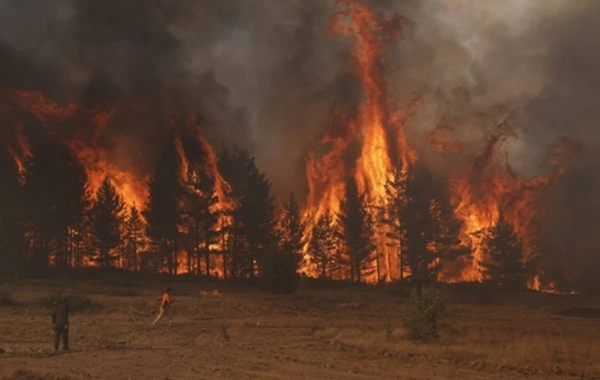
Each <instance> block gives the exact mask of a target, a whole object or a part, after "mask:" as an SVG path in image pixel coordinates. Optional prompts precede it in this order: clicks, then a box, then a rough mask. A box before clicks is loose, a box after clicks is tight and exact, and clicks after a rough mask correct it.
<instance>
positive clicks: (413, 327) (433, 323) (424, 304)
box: [404, 288, 446, 342]
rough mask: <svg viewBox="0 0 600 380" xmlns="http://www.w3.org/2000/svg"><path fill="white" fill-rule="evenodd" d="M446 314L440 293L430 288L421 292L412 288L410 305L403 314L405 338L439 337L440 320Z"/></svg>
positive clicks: (433, 338) (422, 339)
mask: <svg viewBox="0 0 600 380" xmlns="http://www.w3.org/2000/svg"><path fill="white" fill-rule="evenodd" d="M445 316H446V302H445V299H444V298H443V296H442V294H440V293H439V292H438V291H436V290H435V289H432V288H425V289H423V290H422V291H421V292H418V291H417V290H413V291H412V293H411V297H410V306H409V308H408V310H407V312H406V314H405V315H404V328H405V329H406V338H407V339H409V340H413V341H421V342H429V341H432V340H436V339H438V338H439V328H440V320H441V319H442V318H443V317H445Z"/></svg>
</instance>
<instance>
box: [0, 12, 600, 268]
mask: <svg viewBox="0 0 600 380" xmlns="http://www.w3.org/2000/svg"><path fill="white" fill-rule="evenodd" d="M368 2H369V3H371V4H372V5H373V6H375V7H376V8H377V9H378V10H381V11H385V12H399V13H402V14H403V15H405V17H406V18H407V22H406V24H405V35H404V39H403V40H402V41H399V42H398V43H396V44H394V45H393V46H392V47H391V48H390V49H389V56H388V57H387V61H386V62H387V69H388V73H387V78H388V83H389V88H388V90H389V92H390V94H391V102H392V103H396V104H398V105H400V104H402V103H403V102H406V101H407V100H408V98H409V96H410V95H411V94H412V93H414V92H418V93H420V94H421V95H422V96H423V97H424V100H425V102H424V106H423V107H422V108H421V109H420V110H419V112H418V114H417V117H416V119H414V120H413V121H412V122H411V123H410V125H408V126H407V130H408V134H409V137H410V139H411V141H413V144H415V145H416V146H418V147H419V149H420V150H422V151H425V152H427V151H432V149H431V148H428V147H427V143H426V142H425V141H426V138H425V137H424V136H425V135H426V133H428V132H429V131H431V130H432V129H433V128H434V127H435V126H436V125H437V123H438V122H439V120H440V119H441V118H445V119H446V120H447V121H448V122H449V123H450V124H452V125H453V126H454V127H455V128H456V130H455V132H454V134H453V135H452V136H451V137H453V138H454V139H456V140H459V141H462V142H465V143H467V144H470V145H471V146H472V147H474V148H477V147H478V145H477V144H478V143H479V142H481V139H482V137H483V136H484V135H485V133H487V132H489V131H490V128H493V125H494V122H497V121H498V120H500V119H502V118H504V117H506V113H507V110H508V111H510V112H512V113H514V114H515V115H516V116H515V117H514V118H513V119H512V120H513V127H514V128H515V129H516V131H517V135H518V138H517V139H512V140H509V141H508V143H507V148H508V150H509V159H510V162H511V164H512V165H513V167H514V168H515V169H516V170H517V171H518V172H520V173H522V174H524V175H528V176H530V175H535V174H538V173H539V171H540V167H541V165H543V160H544V158H545V157H546V155H547V149H548V147H549V146H550V145H551V144H552V143H553V142H554V141H555V140H556V139H558V138H559V137H561V136H564V135H566V136H570V137H572V138H574V139H579V140H581V141H582V142H583V143H584V149H585V150H586V158H584V159H582V160H585V162H584V161H581V162H580V163H579V166H578V169H577V170H575V171H573V172H572V173H571V174H569V175H568V176H567V177H566V178H565V179H563V182H562V185H560V186H562V187H560V191H559V190H556V191H555V192H553V193H552V194H551V195H549V197H551V198H552V200H553V202H552V204H555V205H556V206H553V207H549V208H548V213H549V215H552V216H553V217H552V218H551V220H552V222H548V223H546V225H547V227H548V229H549V230H550V232H549V234H550V235H552V236H563V235H564V236H569V239H571V240H576V241H579V244H578V245H577V247H578V248H577V249H579V251H578V252H570V253H567V254H565V253H555V254H549V256H556V257H562V258H563V260H564V261H561V260H558V261H556V262H557V263H559V264H561V265H562V263H564V262H566V261H568V259H564V257H565V255H572V256H573V257H578V259H577V260H578V262H579V263H585V260H589V259H591V257H592V256H590V254H591V253H593V254H594V255H596V252H597V251H598V250H600V241H597V240H598V239H596V238H595V236H596V235H597V234H594V233H593V230H594V229H595V228H597V227H598V225H599V222H600V217H598V215H600V202H599V201H598V200H597V199H600V198H598V197H597V194H598V193H600V192H599V190H600V186H599V183H600V181H598V176H599V174H598V173H599V170H598V169H600V168H599V167H598V164H597V162H598V161H597V160H596V157H595V155H594V154H593V151H594V150H595V149H596V147H597V146H598V145H599V144H598V143H599V142H600V128H599V126H598V120H600V107H598V106H597V105H596V102H597V100H596V94H597V92H598V91H599V90H600V74H599V73H600V72H599V71H598V63H599V62H600V39H598V38H597V36H599V35H600V23H598V22H597V20H598V17H600V2H598V1H596V0H577V1H567V0H486V1H482V0H455V1H446V0H403V1H392V0H368ZM335 6H336V4H335V1H334V0H314V1H305V0H287V1H269V0H228V1H223V0H204V1H191V0H162V1H160V0H129V1H121V2H111V1H105V0H84V1H68V0H60V1H52V2H42V1H33V0H0V55H1V58H2V60H0V83H1V84H4V85H11V86H25V87H29V88H37V89H41V90H43V91H44V92H46V93H48V94H51V96H52V97H53V98H54V99H57V100H72V99H77V100H80V101H94V100H95V99H96V98H103V97H118V96H123V95H136V94H139V93H148V92H157V93H161V92H163V91H165V90H168V91H173V92H175V93H177V94H178V96H182V97H184V98H185V99H186V101H189V102H190V103H191V104H193V105H194V106H196V107H198V108H199V109H200V111H201V112H202V120H203V122H204V123H205V124H206V125H207V126H208V127H209V135H210V136H211V137H213V138H214V139H216V140H220V139H224V140H226V141H228V142H236V143H239V144H241V145H243V146H246V147H249V148H250V149H251V151H252V152H253V153H254V154H255V155H256V157H257V161H258V164H259V165H260V166H261V167H262V168H263V169H264V170H266V171H267V172H268V174H269V176H270V177H271V179H272V180H273V182H274V185H275V189H276V190H277V191H278V194H284V193H286V192H288V191H290V190H297V191H300V192H301V191H302V190H303V189H304V173H303V168H304V157H305V153H306V150H307V149H308V147H309V146H310V144H312V143H313V142H315V141H316V140H317V139H318V138H319V136H320V134H321V133H322V132H323V130H324V129H325V128H326V127H327V123H328V122H329V120H330V118H331V116H332V110H333V108H334V107H335V106H336V105H348V104H351V103H352V101H353V100H355V99H356V95H357V88H358V87H357V82H356V78H355V77H353V75H352V74H351V73H350V70H351V64H352V61H351V57H350V55H349V47H350V42H351V40H350V39H349V38H347V37H340V36H329V37H328V36H327V35H326V31H327V26H328V23H329V19H330V17H331V14H332V12H333V11H334V9H335ZM393 105H394V104H391V106H393ZM127 128H135V132H136V133H137V131H140V130H141V129H140V128H144V126H130V127H127ZM145 128H148V126H145ZM154 128H160V126H155V127H154ZM126 135H127V136H134V135H135V133H133V132H131V133H129V134H126ZM443 162H449V161H448V160H443ZM573 199H577V202H576V203H572V201H573ZM573 207H575V208H576V209H577V210H581V211H582V212H579V211H577V212H574V211H573V210H574V209H573ZM583 211H584V212H583ZM582 217H583V219H582ZM582 223H583V224H585V225H586V226H587V228H585V229H582V228H581V224H582ZM559 230H560V231H563V234H562V235H560V234H557V233H556V231H559ZM565 239H566V238H565ZM597 261H600V260H597Z"/></svg>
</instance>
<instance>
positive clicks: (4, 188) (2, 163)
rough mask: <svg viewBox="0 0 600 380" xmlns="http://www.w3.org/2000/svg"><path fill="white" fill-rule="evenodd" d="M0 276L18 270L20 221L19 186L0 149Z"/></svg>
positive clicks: (16, 171)
mask: <svg viewBox="0 0 600 380" xmlns="http://www.w3.org/2000/svg"><path fill="white" fill-rule="evenodd" d="M0 173H2V175H1V176H0V273H2V274H9V273H10V274H17V273H19V272H20V271H21V270H22V264H23V259H24V257H23V255H22V251H23V249H24V248H25V247H24V244H23V243H24V218H23V212H22V209H23V198H22V186H21V183H20V174H19V169H18V167H17V164H16V162H15V160H14V159H13V158H12V157H11V156H10V155H9V154H8V153H7V152H6V151H4V150H0Z"/></svg>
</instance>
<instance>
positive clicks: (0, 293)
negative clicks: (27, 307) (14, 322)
mask: <svg viewBox="0 0 600 380" xmlns="http://www.w3.org/2000/svg"><path fill="white" fill-rule="evenodd" d="M16 304H17V301H15V299H14V297H13V295H12V293H11V292H9V291H7V290H0V306H14V305H16Z"/></svg>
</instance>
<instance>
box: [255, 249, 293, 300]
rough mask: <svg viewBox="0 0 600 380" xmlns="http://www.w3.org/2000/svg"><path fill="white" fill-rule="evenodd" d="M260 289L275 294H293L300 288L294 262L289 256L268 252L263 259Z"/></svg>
mask: <svg viewBox="0 0 600 380" xmlns="http://www.w3.org/2000/svg"><path fill="white" fill-rule="evenodd" d="M262 269H263V273H262V276H261V279H260V285H261V289H262V290H263V291H265V292H270V293H275V294H294V293H296V292H297V291H298V288H299V286H300V277H299V276H298V274H297V272H296V261H295V258H294V257H291V255H286V254H283V253H280V252H277V251H274V252H270V253H268V254H266V255H265V257H264V259H263V268H262Z"/></svg>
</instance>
